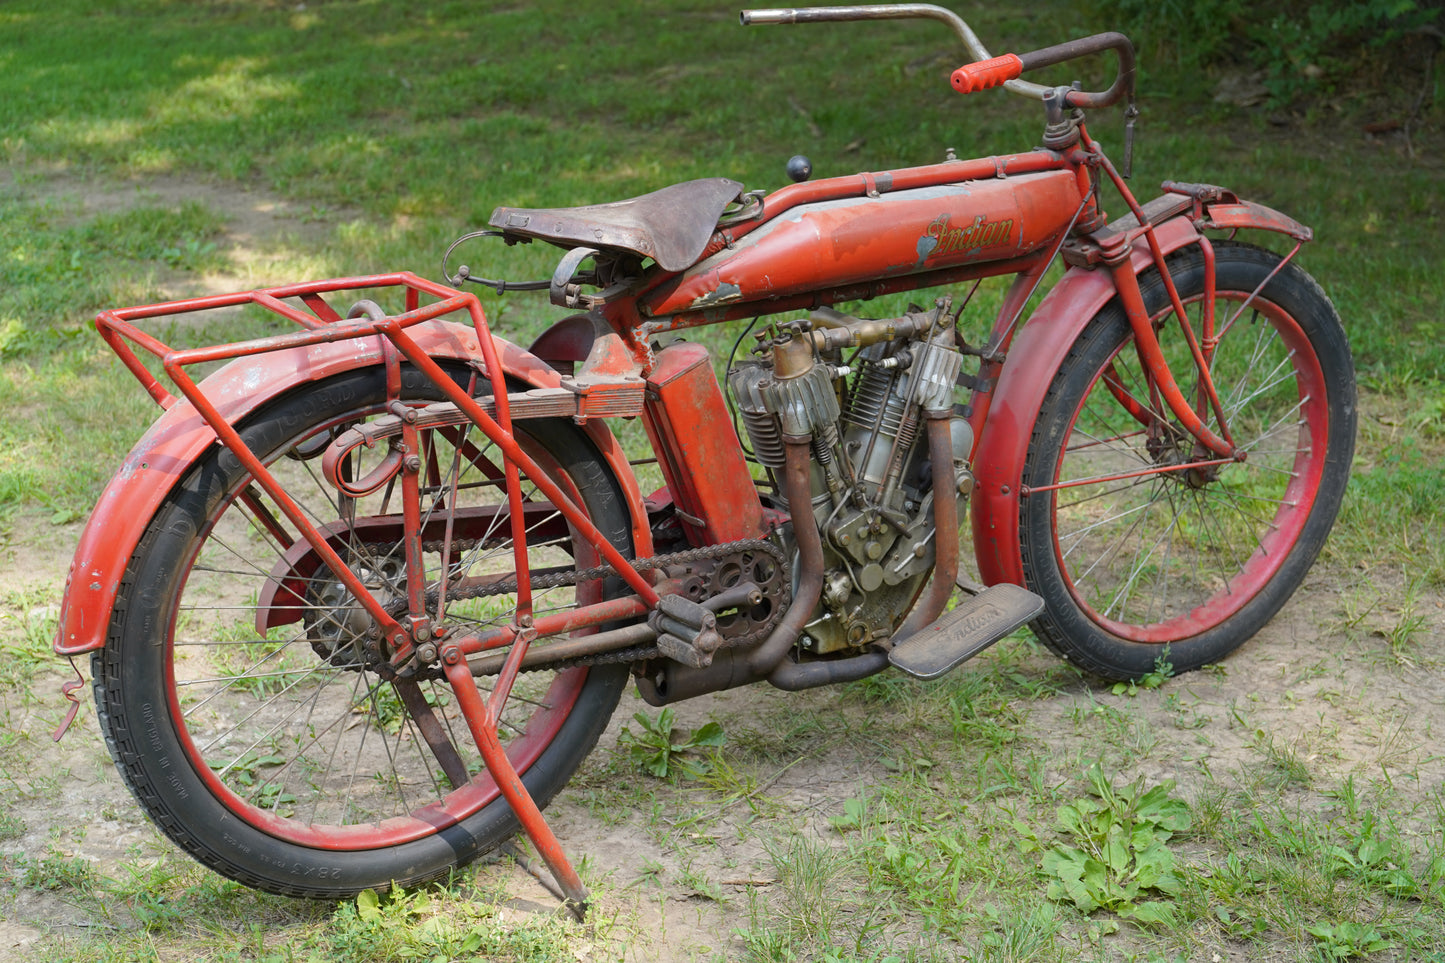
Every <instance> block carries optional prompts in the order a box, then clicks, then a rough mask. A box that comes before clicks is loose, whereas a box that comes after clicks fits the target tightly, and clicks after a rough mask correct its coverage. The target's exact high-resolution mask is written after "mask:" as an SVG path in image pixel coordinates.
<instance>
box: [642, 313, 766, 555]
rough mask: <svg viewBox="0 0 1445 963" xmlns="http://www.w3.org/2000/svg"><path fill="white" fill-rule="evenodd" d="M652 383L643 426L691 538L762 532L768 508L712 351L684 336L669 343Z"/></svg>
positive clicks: (726, 538)
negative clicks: (737, 432) (716, 371)
mask: <svg viewBox="0 0 1445 963" xmlns="http://www.w3.org/2000/svg"><path fill="white" fill-rule="evenodd" d="M647 388H648V401H647V405H646V407H645V409H644V411H643V424H644V425H645V426H646V428H647V436H648V438H649V439H650V440H651V442H652V447H653V448H654V449H655V450H656V451H657V453H658V463H659V467H661V468H662V474H663V477H664V478H666V479H667V484H668V487H669V489H671V492H672V498H673V501H674V503H675V504H676V505H677V507H678V508H679V509H680V510H681V511H680V513H679V514H678V518H679V519H681V521H682V526H683V531H684V532H686V533H687V536H688V539H689V541H691V542H692V543H693V544H696V545H709V544H713V545H715V544H720V543H722V542H731V541H734V540H736V539H740V538H757V537H758V536H760V535H762V534H764V533H765V532H766V531H767V525H766V523H765V522H764V520H763V509H762V505H761V503H760V502H759V501H758V493H757V490H756V488H754V486H753V480H752V476H751V475H750V474H749V473H748V463H747V462H746V461H744V460H743V454H742V451H741V449H740V448H739V447H738V440H737V436H736V435H735V434H734V433H733V430H732V418H731V417H730V416H729V415H728V410H727V405H726V404H725V403H724V402H723V396H722V391H721V390H720V389H719V387H718V383H717V376H716V375H714V374H713V370H712V361H711V359H710V358H709V356H708V352H707V349H706V348H705V347H703V346H702V345H700V344H694V343H692V342H686V341H683V342H678V343H676V344H672V345H669V346H668V347H666V348H663V349H662V350H661V351H659V352H658V354H657V367H655V368H654V369H653V370H652V374H651V375H650V376H649V377H648V379H647ZM694 519H696V520H697V521H694Z"/></svg>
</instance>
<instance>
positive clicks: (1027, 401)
mask: <svg viewBox="0 0 1445 963" xmlns="http://www.w3.org/2000/svg"><path fill="white" fill-rule="evenodd" d="M1156 233H1157V236H1158V238H1159V245H1160V248H1161V250H1163V251H1164V252H1165V253H1166V254H1167V253H1170V252H1173V251H1176V250H1178V249H1179V248H1181V247H1184V246H1185V245H1187V244H1190V243H1192V242H1193V241H1194V240H1195V239H1196V238H1198V237H1199V234H1198V232H1197V231H1195V229H1194V226H1193V225H1192V224H1191V223H1190V222H1189V221H1188V220H1187V219H1185V218H1182V217H1181V218H1175V219H1174V220H1171V221H1168V222H1166V223H1165V224H1163V225H1161V226H1160V227H1159V228H1158V229H1157V232H1156ZM1130 263H1131V264H1132V265H1133V268H1134V270H1135V272H1140V271H1144V270H1147V269H1148V268H1150V267H1152V266H1153V263H1154V261H1153V258H1152V257H1151V256H1150V252H1149V250H1148V249H1147V248H1144V247H1136V248H1134V250H1133V251H1132V253H1131V254H1130ZM1116 293H1117V292H1116V291H1115V289H1114V283H1113V280H1112V278H1111V277H1110V275H1109V272H1107V271H1098V270H1089V269H1086V268H1077V267H1076V268H1070V269H1069V271H1068V272H1066V273H1065V274H1064V276H1063V277H1062V278H1061V279H1060V280H1059V282H1058V283H1057V284H1056V285H1054V287H1053V289H1052V290H1050V291H1049V293H1048V296H1046V297H1045V298H1044V300H1043V301H1042V302H1041V303H1040V304H1039V306H1038V308H1037V309H1036V310H1035V311H1034V313H1033V314H1032V315H1031V316H1030V317H1029V320H1028V321H1027V322H1026V323H1025V324H1024V326H1023V328H1022V329H1021V330H1020V331H1019V332H1018V334H1017V335H1016V336H1015V337H1014V338H1013V339H1012V342H1011V343H1010V344H1008V345H1007V346H1006V351H1007V353H1008V361H1007V363H1006V364H1004V365H1003V368H1002V374H1001V375H1000V376H999V380H998V384H997V386H996V387H995V388H994V390H993V397H992V399H991V401H990V402H989V405H988V408H987V411H986V415H987V418H986V420H985V421H984V422H983V424H982V430H980V431H979V432H978V434H977V435H976V441H975V443H974V449H973V465H974V469H973V470H974V478H975V487H974V491H973V500H972V506H971V518H972V521H973V548H974V553H975V556H976V557H977V561H978V568H979V574H980V575H981V576H982V578H983V581H984V583H985V584H987V585H994V584H997V583H998V582H1013V583H1015V584H1019V585H1022V584H1023V578H1024V575H1023V559H1022V558H1021V557H1020V555H1019V535H1018V526H1019V501H1018V500H1019V485H1020V479H1021V477H1022V475H1023V462H1024V452H1025V451H1026V450H1027V448H1028V443H1029V438H1030V437H1031V436H1032V435H1033V430H1034V420H1035V418H1036V417H1037V415H1038V413H1039V406H1040V405H1041V404H1042V403H1043V400H1044V395H1045V393H1046V392H1047V391H1048V389H1049V383H1050V381H1051V380H1052V379H1053V375H1054V372H1055V371H1057V370H1058V367H1059V363H1060V362H1061V361H1063V359H1064V356H1065V355H1067V354H1068V352H1069V348H1070V346H1071V345H1073V343H1074V342H1075V341H1076V340H1078V337H1079V334H1080V332H1082V331H1083V329H1084V325H1085V324H1087V323H1088V322H1089V319H1090V318H1092V317H1093V316H1094V315H1095V314H1097V313H1098V312H1099V310H1100V309H1101V308H1103V306H1104V305H1105V304H1108V303H1109V301H1110V300H1111V299H1112V298H1114V296H1115V295H1116Z"/></svg>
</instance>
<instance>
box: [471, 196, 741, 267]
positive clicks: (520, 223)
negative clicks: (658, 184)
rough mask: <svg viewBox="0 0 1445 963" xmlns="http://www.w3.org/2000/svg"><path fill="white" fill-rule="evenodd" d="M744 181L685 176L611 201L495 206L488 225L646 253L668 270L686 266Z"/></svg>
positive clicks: (574, 243)
mask: <svg viewBox="0 0 1445 963" xmlns="http://www.w3.org/2000/svg"><path fill="white" fill-rule="evenodd" d="M742 189H743V185H742V184H739V183H738V182H737V181H733V180H728V179H727V178H725V177H709V178H704V179H702V180H696V181H685V182H684V183H681V184H674V185H672V186H671V187H664V188H663V189H662V190H660V191H653V192H652V193H651V194H643V195H642V196H641V197H634V198H631V199H629V200H625V201H613V202H612V203H610V204H589V205H587V206H586V207H560V208H552V209H546V208H543V209H537V210H529V209H526V208H520V207H499V208H497V209H496V210H495V211H493V212H492V217H491V220H490V222H489V223H490V224H491V226H492V227H495V228H500V229H501V230H502V231H503V232H505V233H506V234H507V235H509V236H514V237H529V238H537V239H539V240H543V241H550V242H552V243H553V244H558V245H561V246H562V247H577V246H587V247H593V248H598V249H602V250H606V249H611V250H614V251H629V252H631V253H633V254H640V255H642V256H643V257H650V258H652V259H653V260H654V261H656V262H657V263H658V264H659V265H661V266H662V267H663V269H664V270H667V271H681V270H682V269H683V268H685V267H689V266H691V265H692V264H693V263H694V262H695V261H697V259H698V258H699V257H701V256H702V252H703V250H704V249H705V248H706V247H707V242H708V241H709V240H710V239H711V238H712V235H713V232H714V231H715V230H717V222H718V218H719V217H721V216H722V214H723V212H724V211H725V210H726V209H727V207H728V205H729V204H731V203H732V202H733V201H735V200H737V199H738V197H739V196H740V195H741V193H742Z"/></svg>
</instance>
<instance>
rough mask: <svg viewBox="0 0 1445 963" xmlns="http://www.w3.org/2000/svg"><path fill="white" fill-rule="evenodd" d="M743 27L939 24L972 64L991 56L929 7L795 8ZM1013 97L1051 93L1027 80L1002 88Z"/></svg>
mask: <svg viewBox="0 0 1445 963" xmlns="http://www.w3.org/2000/svg"><path fill="white" fill-rule="evenodd" d="M741 19H742V23H743V26H745V27H747V26H751V25H753V24H760V23H833V22H837V21H843V20H910V19H923V20H939V21H942V22H943V23H946V24H948V26H949V27H951V28H953V32H954V33H955V34H956V35H957V36H958V39H959V40H961V41H963V46H964V47H965V48H966V49H967V50H968V52H969V54H970V55H971V56H972V57H973V58H974V59H975V60H988V59H990V58H991V57H992V56H993V55H992V54H990V53H989V52H988V48H987V47H985V46H984V45H983V41H981V40H979V39H978V34H976V33H974V32H973V28H972V27H970V26H969V25H968V24H967V23H965V22H964V20H963V18H962V17H960V16H959V15H958V14H956V13H954V12H953V11H952V10H947V9H944V8H943V7H938V6H934V5H933V4H931V3H889V4H872V5H869V6H861V7H798V8H793V9H786V8H785V9H777V10H744V11H743V12H742V17H741ZM1004 86H1005V87H1007V88H1008V89H1009V90H1011V91H1013V92H1014V93H1016V94H1022V95H1023V96H1025V97H1030V98H1033V99H1034V100H1043V99H1044V96H1045V95H1046V94H1048V92H1049V91H1050V90H1051V89H1052V88H1049V87H1045V86H1043V85H1042V84H1034V83H1030V82H1028V81H1027V80H1010V81H1008V82H1007V83H1005V84H1004Z"/></svg>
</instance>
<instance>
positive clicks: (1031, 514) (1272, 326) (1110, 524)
mask: <svg viewBox="0 0 1445 963" xmlns="http://www.w3.org/2000/svg"><path fill="white" fill-rule="evenodd" d="M1214 251H1215V257H1216V286H1215V292H1214V312H1215V319H1216V320H1215V331H1216V335H1217V338H1218V345H1217V347H1214V348H1213V350H1212V355H1211V356H1210V361H1209V366H1210V372H1211V375H1212V378H1213V381H1214V385H1215V387H1216V389H1217V392H1218V396H1219V399H1220V402H1221V407H1222V408H1223V410H1224V414H1225V423H1226V425H1227V427H1228V429H1229V430H1230V431H1231V432H1232V433H1233V440H1234V443H1235V444H1236V446H1237V447H1239V448H1240V449H1241V450H1242V452H1243V458H1242V460H1237V461H1233V462H1226V461H1225V460H1223V459H1219V458H1217V457H1216V456H1214V455H1213V454H1211V453H1209V452H1208V451H1207V450H1205V449H1204V448H1203V446H1202V445H1198V444H1197V443H1196V442H1195V440H1194V438H1193V437H1192V436H1191V435H1190V434H1188V432H1186V431H1185V430H1184V429H1183V427H1182V426H1180V424H1179V423H1178V420H1177V419H1176V418H1175V416H1174V415H1173V414H1172V413H1171V412H1170V410H1169V409H1168V407H1167V406H1166V405H1165V404H1164V402H1163V401H1162V400H1161V398H1160V395H1159V391H1158V387H1157V385H1156V384H1155V383H1154V380H1153V378H1152V376H1151V375H1150V374H1149V373H1148V370H1147V369H1146V368H1145V367H1144V366H1143V364H1142V363H1141V361H1140V355H1139V352H1138V351H1137V350H1136V348H1135V344H1134V334H1133V331H1132V329H1131V328H1130V325H1129V323H1128V321H1127V319H1126V318H1125V316H1124V312H1123V310H1122V308H1121V307H1120V306H1119V305H1118V303H1117V302H1111V303H1110V304H1109V305H1108V306H1106V307H1105V308H1104V309H1103V310H1101V311H1100V312H1099V314H1098V315H1096V316H1095V317H1094V318H1093V319H1092V320H1091V321H1090V322H1089V324H1088V325H1087V326H1086V327H1085V328H1084V331H1083V333H1082V335H1081V336H1080V338H1079V340H1078V342H1077V343H1076V344H1075V345H1074V346H1073V348H1072V349H1071V351H1070V353H1069V354H1068V356H1067V357H1066V358H1065V360H1064V362H1063V363H1062V364H1061V365H1060V367H1059V370H1058V372H1057V373H1056V374H1055V376H1054V379H1053V383H1052V385H1051V386H1050V388H1049V391H1048V394H1047V396H1046V397H1045V401H1044V404H1043V406H1042V408H1041V409H1040V412H1039V417H1038V421H1037V422H1036V426H1035V429H1034V433H1033V436H1032V438H1031V440H1030V443H1029V448H1028V455H1027V460H1026V462H1025V466H1024V472H1023V485H1024V487H1023V489H1022V491H1023V495H1024V497H1023V498H1022V499H1021V508H1020V512H1021V518H1020V540H1021V550H1022V558H1023V564H1024V573H1025V579H1026V584H1027V586H1028V588H1030V589H1032V590H1033V591H1034V592H1036V593H1038V594H1039V595H1041V596H1042V597H1043V598H1044V600H1045V602H1046V605H1047V608H1046V609H1045V612H1044V614H1043V615H1042V616H1040V617H1039V619H1038V620H1037V621H1036V622H1035V624H1034V629H1035V632H1036V634H1037V635H1038V636H1039V637H1040V638H1041V640H1042V641H1044V642H1045V643H1046V644H1047V645H1048V646H1049V647H1051V648H1052V649H1054V650H1055V651H1056V652H1058V653H1059V654H1061V655H1063V656H1064V657H1065V658H1068V659H1070V660H1072V661H1074V662H1076V663H1078V664H1079V665H1080V666H1081V667H1082V668H1084V669H1087V670H1088V671H1090V672H1094V673H1097V674H1099V675H1102V676H1105V677H1108V678H1115V679H1119V678H1124V679H1127V678H1137V677H1139V676H1141V675H1143V674H1144V673H1147V672H1149V671H1150V670H1151V669H1152V668H1154V666H1155V664H1156V662H1158V661H1160V660H1165V661H1167V662H1168V663H1169V664H1170V665H1171V666H1172V667H1173V669H1174V670H1175V671H1185V670H1188V669H1193V668H1197V667H1199V666H1201V665H1204V664H1206V663H1209V662H1214V661H1217V660H1219V659H1221V658H1223V657H1224V656H1225V655H1226V654H1228V653H1229V652H1231V651H1233V650H1234V649H1235V648H1236V647H1238V646H1239V645H1241V644H1243V643H1244V642H1245V641H1246V640H1248V639H1249V638H1250V637H1251V636H1253V635H1254V633H1256V632H1257V631H1259V629H1260V628H1261V627H1262V626H1263V625H1264V624H1265V623H1266V622H1267V621H1268V620H1269V619H1270V618H1271V617H1273V615H1274V614H1275V613H1276V612H1277V611H1278V610H1279V608H1280V607H1281V606H1282V605H1283V604H1284V603H1285V601H1286V600H1288V599H1289V597H1290V596H1291V595H1292V594H1293V593H1294V591H1295V589H1297V588H1298V587H1299V585H1300V582H1301V581H1302V580H1303V579H1304V577H1305V573H1306V572H1307V571H1308V570H1309V568H1310V566H1311V565H1312V564H1313V562H1314V560H1315V558H1316V556H1317V555H1318V554H1319V552H1320V549H1321V547H1322V546H1323V545H1324V541H1325V537H1326V536H1327V535H1328V533H1329V530H1330V527H1331V526H1332V525H1333V524H1334V520H1335V516H1336V514H1337V513H1338V511H1339V507H1340V501H1341V499H1342V498H1343V496H1344V491H1345V483H1346V480H1347V478H1348V476H1349V469H1350V461H1351V458H1352V456H1353V452H1354V439H1355V376H1354V366H1353V362H1352V361H1351V358H1350V350H1349V343H1348V339H1347V338H1346V335H1345V332H1344V329H1343V327H1342V326H1341V324H1340V320H1339V316H1338V315H1337V314H1336V312H1335V310H1334V306H1333V305H1332V304H1331V303H1330V301H1329V299H1328V298H1327V297H1326V296H1325V294H1324V292H1323V291H1321V290H1320V288H1319V286H1318V285H1317V284H1316V283H1315V282H1314V281H1313V279H1311V278H1310V277H1309V276H1308V275H1307V274H1305V273H1304V272H1303V271H1301V270H1299V269H1298V268H1296V267H1295V266H1294V265H1293V264H1288V265H1285V266H1284V268H1283V269H1280V270H1278V273H1276V274H1274V275H1273V277H1271V273H1272V272H1274V271H1276V269H1277V268H1278V266H1279V262H1280V258H1279V256H1278V255H1275V254H1273V253H1270V252H1268V251H1265V250H1261V249H1259V248H1255V247H1250V246H1247V245H1244V244H1238V243H1233V242H1216V243H1215V245H1214ZM1168 267H1169V271H1170V275H1171V277H1172V278H1173V280H1174V283H1175V284H1176V285H1177V286H1178V290H1179V294H1180V296H1181V298H1182V300H1183V302H1184V304H1185V307H1186V311H1187V313H1188V315H1189V316H1190V320H1191V325H1192V327H1193V329H1194V331H1195V332H1196V334H1197V333H1198V332H1200V330H1201V317H1202V314H1203V311H1202V308H1203V306H1204V297H1205V293H1204V292H1205V262H1204V257H1203V254H1202V252H1201V251H1200V249H1199V248H1198V247H1190V248H1187V249H1186V250H1185V251H1183V252H1181V253H1179V254H1177V255H1175V256H1173V257H1171V258H1170V260H1169V261H1168ZM1261 285H1263V287H1262V288H1261ZM1140 287H1141V289H1142V291H1143V294H1144V300H1145V304H1146V306H1147V308H1148V310H1149V312H1150V314H1151V316H1152V317H1153V319H1154V327H1155V330H1156V331H1157V332H1158V336H1159V341H1160V345H1161V347H1163V349H1164V352H1165V357H1166V358H1167V360H1168V362H1169V365H1170V368H1171V370H1172V371H1173V372H1174V375H1175V378H1176V379H1177V381H1178V383H1179V386H1180V388H1181V389H1182V390H1183V392H1184V396H1185V398H1187V399H1190V400H1191V401H1192V402H1195V406H1196V411H1197V412H1198V413H1199V414H1201V415H1204V416H1206V417H1205V421H1206V424H1208V425H1209V427H1210V428H1211V429H1214V430H1216V431H1217V430H1218V429H1219V424H1218V419H1217V418H1216V417H1214V415H1213V413H1212V411H1211V406H1210V405H1209V404H1208V403H1207V401H1206V400H1205V395H1204V394H1203V392H1202V391H1201V389H1200V385H1199V381H1200V379H1199V376H1198V368H1197V366H1196V365H1195V364H1194V362H1193V360H1192V356H1191V354H1190V352H1189V350H1188V348H1187V344H1186V343H1185V341H1184V337H1183V334H1182V332H1181V331H1180V328H1179V324H1178V322H1177V319H1176V318H1175V315H1174V314H1173V312H1172V310H1171V308H1170V305H1169V299H1168V296H1167V292H1166V290H1165V287H1164V284H1163V281H1162V279H1161V278H1160V276H1159V275H1158V274H1157V273H1156V272H1152V271H1151V272H1148V273H1146V274H1145V275H1143V276H1142V277H1141V278H1140ZM1256 290H1258V291H1259V294H1258V295H1257V296H1255V297H1254V298H1253V299H1252V300H1251V297H1250V296H1251V294H1252V293H1253V292H1255V291H1256ZM1205 350H1209V349H1208V346H1207V345H1206V349H1205Z"/></svg>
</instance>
